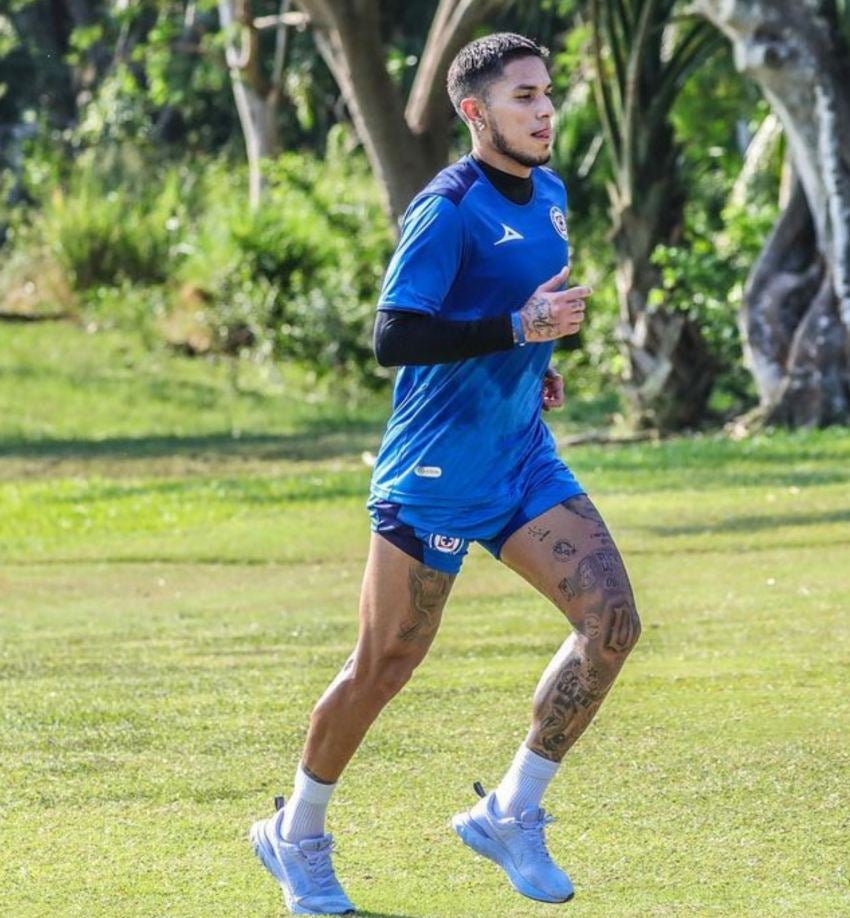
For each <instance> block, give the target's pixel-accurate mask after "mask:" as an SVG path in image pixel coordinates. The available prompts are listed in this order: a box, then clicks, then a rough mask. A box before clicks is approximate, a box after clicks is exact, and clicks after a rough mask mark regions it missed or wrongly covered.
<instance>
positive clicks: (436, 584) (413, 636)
mask: <svg viewBox="0 0 850 918" xmlns="http://www.w3.org/2000/svg"><path fill="white" fill-rule="evenodd" d="M453 581H454V575H452V574H444V573H442V572H441V571H437V570H435V569H434V568H431V567H428V566H427V565H425V564H422V563H421V562H419V561H416V560H415V559H414V558H411V557H410V556H409V555H406V554H405V553H404V552H402V551H401V550H400V549H398V548H396V547H395V546H394V545H392V544H391V543H390V542H388V541H387V540H386V539H384V538H383V537H382V536H379V535H375V534H374V533H373V535H372V541H371V545H370V549H369V558H368V561H367V563H366V572H365V574H364V577H363V586H362V589H361V594H360V625H359V633H358V637H357V644H356V646H355V648H354V651H353V653H352V654H351V656H350V657H349V659H348V660H347V661H346V663H345V665H344V666H343V668H342V669H341V670H340V672H339V673H338V674H337V676H336V678H335V679H334V680H333V682H332V683H331V684H330V685H329V686H328V688H327V689H326V690H325V693H324V694H323V695H322V697H321V698H320V699H319V701H318V703H317V704H316V706H315V708H314V709H313V713H312V716H311V718H310V728H309V731H308V733H307V740H306V743H305V747H304V754H303V757H302V760H301V765H300V769H299V771H300V773H299V775H298V776H297V777H296V790H295V794H294V796H293V798H292V799H291V800H290V803H289V804H288V805H287V813H286V816H285V819H284V823H283V834H284V838H286V839H287V840H299V838H304V837H309V836H308V835H306V834H305V832H309V833H310V835H315V834H321V831H320V830H321V827H322V826H323V823H324V809H325V808H326V806H327V802H328V799H329V798H330V788H331V786H332V785H333V784H335V782H336V781H337V779H338V778H339V776H340V775H341V774H342V771H343V769H344V768H345V766H346V765H347V764H348V762H349V760H350V759H351V757H352V756H353V755H354V753H355V752H356V750H357V747H358V746H359V745H360V743H361V742H362V740H363V737H364V736H365V735H366V732H367V731H368V729H369V727H370V726H371V725H372V723H373V722H374V720H375V719H376V718H377V716H378V714H380V712H381V710H382V709H383V708H384V706H385V705H386V704H387V702H388V701H390V699H391V698H393V696H394V695H396V694H397V693H398V692H399V691H400V689H401V688H402V687H403V686H404V685H405V683H406V682H407V681H408V679H410V677H411V675H412V674H413V670H414V669H415V668H416V667H417V666H418V665H419V663H421V662H422V660H423V659H424V658H425V655H426V654H427V652H428V649H429V648H430V646H431V643H432V642H433V640H434V637H435V636H436V634H437V629H438V628H439V625H440V619H441V616H442V612H443V607H444V606H445V603H446V600H447V598H448V595H449V591H450V590H451V586H452V583H453ZM317 785H325V786H327V787H328V790H327V791H326V792H323V791H322V789H321V787H319V786H317ZM311 807H312V809H311Z"/></svg>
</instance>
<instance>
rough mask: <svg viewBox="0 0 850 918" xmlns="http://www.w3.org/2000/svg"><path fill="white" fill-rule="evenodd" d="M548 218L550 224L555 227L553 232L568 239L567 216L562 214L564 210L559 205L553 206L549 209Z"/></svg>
mask: <svg viewBox="0 0 850 918" xmlns="http://www.w3.org/2000/svg"><path fill="white" fill-rule="evenodd" d="M549 219H550V220H551V221H552V226H554V227H555V232H557V234H558V235H559V236H560V237H561V239H568V236H567V218H566V217H565V216H564V212H563V211H562V210H561V208H560V207H553V208H552V209H551V210H550V211H549Z"/></svg>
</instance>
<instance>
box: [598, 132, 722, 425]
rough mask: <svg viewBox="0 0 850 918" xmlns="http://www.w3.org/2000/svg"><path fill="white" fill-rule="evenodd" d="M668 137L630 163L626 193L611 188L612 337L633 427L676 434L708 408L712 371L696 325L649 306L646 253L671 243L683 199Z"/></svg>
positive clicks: (651, 277) (653, 278) (654, 277)
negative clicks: (615, 304)
mask: <svg viewBox="0 0 850 918" xmlns="http://www.w3.org/2000/svg"><path fill="white" fill-rule="evenodd" d="M667 132H669V134H670V136H669V137H665V138H663V139H662V141H661V142H659V143H657V144H653V145H652V148H651V149H649V150H648V151H647V154H646V155H645V156H642V157H638V158H637V160H638V161H637V163H636V166H637V169H636V171H635V175H634V179H633V193H632V194H630V195H629V197H628V198H625V199H624V198H623V197H620V195H619V194H618V193H616V192H615V191H614V189H613V187H612V188H611V192H612V208H611V213H612V217H613V221H614V233H613V241H614V248H615V250H616V252H617V268H616V280H617V292H618V296H619V301H620V336H621V339H622V342H623V349H624V352H625V355H626V359H627V369H626V376H625V394H626V397H627V398H628V400H629V402H630V404H631V408H632V414H633V417H634V422H635V423H636V425H637V426H638V427H649V426H651V427H659V428H661V429H663V430H679V429H682V428H684V427H692V426H694V425H696V424H697V423H698V422H699V421H700V419H701V417H702V416H703V414H704V413H705V406H706V404H707V402H708V398H709V395H710V394H711V388H712V386H713V384H714V379H715V377H716V375H717V366H716V363H715V361H714V360H713V359H712V357H711V354H710V353H709V350H708V345H707V344H706V342H705V339H704V338H703V336H702V333H701V332H700V329H699V326H698V325H697V324H696V323H695V322H694V321H693V320H692V319H691V318H690V317H689V316H687V315H685V314H684V313H682V312H677V311H671V310H669V309H664V308H663V307H654V306H650V305H649V294H650V292H651V291H652V290H653V288H655V287H657V286H658V283H659V276H658V269H657V268H656V267H655V266H654V265H653V264H652V253H653V251H654V249H655V247H656V245H658V244H659V243H665V244H675V242H676V240H677V239H678V238H679V235H680V233H681V229H682V220H683V205H684V194H683V191H682V188H681V185H680V182H679V176H678V173H679V167H678V150H677V149H676V147H675V145H674V143H673V138H672V130H671V129H670V128H669V127H668V126H666V125H665V131H662V134H666V133H667Z"/></svg>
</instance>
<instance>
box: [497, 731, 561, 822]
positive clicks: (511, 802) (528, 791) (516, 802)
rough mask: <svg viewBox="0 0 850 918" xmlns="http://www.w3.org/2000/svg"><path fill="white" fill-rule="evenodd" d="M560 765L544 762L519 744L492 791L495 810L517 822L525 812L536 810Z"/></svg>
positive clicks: (526, 747) (544, 760) (545, 760)
mask: <svg viewBox="0 0 850 918" xmlns="http://www.w3.org/2000/svg"><path fill="white" fill-rule="evenodd" d="M560 764H561V763H560V762H550V761H549V759H544V758H543V756H540V755H538V754H537V753H536V752H532V751H531V750H530V749H529V748H528V746H526V745H525V743H523V744H522V745H521V746H520V747H519V749H518V750H517V754H516V755H515V756H514V760H513V762H511V767H510V768H509V769H508V771H507V774H506V775H505V776H504V778H502V782H501V784H499V786H498V787H497V788H496V791H495V794H496V807H497V808H498V810H499V812H500V813H501V814H502V816H512V817H513V818H514V819H519V817H520V816H522V814H523V813H524V812H525V811H526V810H527V809H534V808H536V807H539V806H540V801H541V800H542V799H543V794H544V793H545V792H546V788H547V787H548V786H549V782H550V781H551V780H552V778H554V777H555V775H556V774H557V772H558V768H559V767H560Z"/></svg>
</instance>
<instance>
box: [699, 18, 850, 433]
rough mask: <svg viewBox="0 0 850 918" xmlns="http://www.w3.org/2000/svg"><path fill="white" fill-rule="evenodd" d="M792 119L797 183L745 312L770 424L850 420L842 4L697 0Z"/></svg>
mask: <svg viewBox="0 0 850 918" xmlns="http://www.w3.org/2000/svg"><path fill="white" fill-rule="evenodd" d="M693 9H694V10H695V11H696V12H699V13H700V14H701V15H703V16H705V17H706V18H707V19H709V20H710V21H711V22H713V23H714V24H715V25H716V26H717V27H718V28H719V29H721V30H722V31H723V32H724V33H725V34H726V35H727V36H728V37H729V38H730V40H731V41H732V44H733V47H734V50H735V59H736V63H737V65H738V68H739V69H740V70H741V71H743V72H745V73H747V74H749V75H750V76H751V77H752V78H753V79H754V80H755V81H756V82H757V83H758V84H759V86H760V87H761V89H762V91H763V92H764V94H765V96H766V98H767V99H768V101H769V102H770V104H771V106H772V108H773V110H774V111H775V112H776V114H777V116H778V117H779V119H780V120H781V121H782V124H783V127H784V129H785V133H786V136H787V137H788V146H789V150H790V154H791V158H792V161H793V164H794V169H795V172H796V174H797V176H798V178H799V186H798V187H797V188H796V189H795V191H794V193H793V194H792V196H791V200H790V202H789V204H788V206H787V208H786V209H785V211H784V213H783V214H782V216H781V218H780V220H779V222H778V224H777V226H776V228H775V230H774V232H773V234H772V235H771V237H770V239H769V240H768V242H767V244H766V246H765V250H764V252H763V254H762V256H761V258H760V259H759V261H758V263H757V264H756V265H755V267H754V268H753V271H752V273H751V276H750V279H749V282H748V285H747V289H746V291H745V302H744V305H743V308H742V313H741V317H740V321H741V327H742V331H743V333H744V336H745V354H746V358H747V363H748V366H749V368H750V370H751V372H752V373H753V377H754V379H755V381H756V386H757V388H758V391H759V396H760V400H761V410H760V417H761V419H763V420H764V421H765V422H767V423H780V424H786V425H790V426H795V427H796V426H806V427H810V426H823V425H827V424H835V423H847V422H848V421H850V58H849V57H848V48H847V43H846V40H845V39H844V38H843V36H842V32H841V30H840V28H839V23H838V20H837V14H836V7H835V4H834V2H828V0H748V2H744V0H696V2H695V3H694V5H693Z"/></svg>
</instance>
